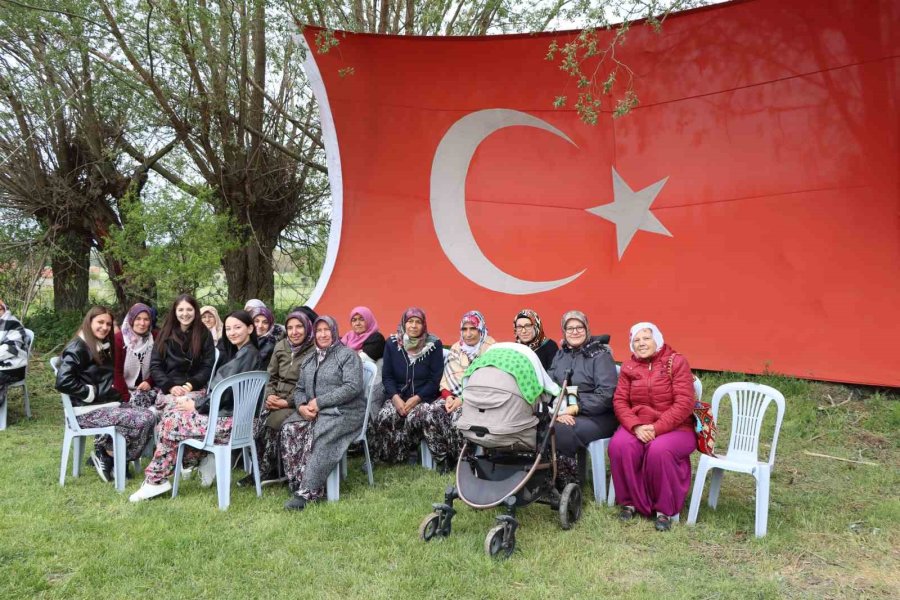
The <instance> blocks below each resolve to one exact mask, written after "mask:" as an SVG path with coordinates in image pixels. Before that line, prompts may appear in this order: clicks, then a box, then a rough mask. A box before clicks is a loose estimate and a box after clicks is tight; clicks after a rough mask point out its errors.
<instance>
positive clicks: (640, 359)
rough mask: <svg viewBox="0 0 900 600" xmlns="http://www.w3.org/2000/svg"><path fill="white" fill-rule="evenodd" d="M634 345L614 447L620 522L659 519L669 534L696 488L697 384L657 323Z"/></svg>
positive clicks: (639, 333) (639, 328)
mask: <svg viewBox="0 0 900 600" xmlns="http://www.w3.org/2000/svg"><path fill="white" fill-rule="evenodd" d="M630 340H631V349H632V352H633V354H632V355H631V359H630V360H627V361H625V362H624V363H623V364H622V371H621V373H620V374H619V383H618V385H617V386H616V393H615V395H614V396H613V410H615V413H616V417H617V418H618V419H619V423H621V426H620V427H619V429H618V430H617V431H616V433H615V434H614V435H613V438H612V440H611V441H610V443H609V462H610V467H611V470H612V478H613V484H614V485H615V488H616V502H617V503H618V504H619V505H620V506H621V507H622V510H621V512H620V513H619V519H621V520H623V521H628V520H630V519H632V518H633V517H634V515H635V512H638V513H641V514H642V515H644V516H647V517H651V518H652V517H654V514H655V521H656V523H655V524H656V529H657V530H658V531H668V530H669V528H670V526H671V517H673V516H674V515H677V514H678V513H680V512H681V508H682V507H683V506H684V499H685V496H687V493H688V489H690V485H691V452H693V451H694V449H696V447H697V436H696V434H695V433H694V418H693V408H694V381H693V376H692V375H691V368H690V366H689V365H688V362H687V360H686V359H685V358H684V357H683V356H682V355H680V354H677V353H676V352H675V351H674V350H673V349H672V348H671V347H670V346H668V345H667V344H665V343H664V342H663V336H662V333H660V331H659V329H658V328H657V327H656V325H654V324H653V323H638V324H636V325H635V326H634V327H632V328H631V337H630Z"/></svg>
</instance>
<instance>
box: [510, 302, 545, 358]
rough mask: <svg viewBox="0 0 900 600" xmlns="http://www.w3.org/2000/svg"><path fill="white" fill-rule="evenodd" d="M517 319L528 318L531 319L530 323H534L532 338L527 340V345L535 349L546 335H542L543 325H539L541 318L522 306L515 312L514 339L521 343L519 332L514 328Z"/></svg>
mask: <svg viewBox="0 0 900 600" xmlns="http://www.w3.org/2000/svg"><path fill="white" fill-rule="evenodd" d="M519 319H528V320H529V321H531V324H532V325H534V339H533V340H531V341H530V342H528V347H529V348H531V349H532V350H537V349H538V348H540V347H541V344H543V343H544V340H545V339H546V336H544V326H543V325H541V318H540V317H539V316H538V314H537V313H536V312H534V311H533V310H531V309H530V308H523V309H522V310H520V311H519V312H518V314H516V318H515V319H513V335H515V337H516V341H517V342H519V343H520V344H522V343H523V342H522V341H521V340H519V334H518V333H517V332H516V330H515V327H516V321H518V320H519Z"/></svg>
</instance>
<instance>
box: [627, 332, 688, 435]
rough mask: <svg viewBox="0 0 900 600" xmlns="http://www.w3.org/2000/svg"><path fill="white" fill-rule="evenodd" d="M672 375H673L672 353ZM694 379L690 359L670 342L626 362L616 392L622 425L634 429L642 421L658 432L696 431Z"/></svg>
mask: <svg viewBox="0 0 900 600" xmlns="http://www.w3.org/2000/svg"><path fill="white" fill-rule="evenodd" d="M673 355H674V356H675V358H674V360H673V361H672V375H671V377H670V376H669V372H668V366H669V357H671V356H673ZM693 409H694V379H693V376H692V375H691V367H690V366H689V365H688V362H687V359H685V358H684V357H683V356H682V355H680V354H675V351H674V350H672V348H670V347H669V346H668V345H666V344H663V347H662V348H660V350H659V351H658V352H657V353H656V354H655V355H653V356H652V357H650V358H648V359H641V358H637V357H636V356H634V355H633V354H632V355H631V359H629V360H627V361H625V362H624V363H622V371H621V373H620V374H619V383H618V385H617V386H616V393H615V395H614V396H613V410H615V412H616V417H617V418H618V419H619V423H621V424H622V427H624V428H625V429H627V430H628V431H631V432H634V428H635V427H637V426H638V425H653V427H654V428H655V429H656V435H662V434H664V433H668V432H670V431H674V430H676V429H677V430H682V431H694V417H693Z"/></svg>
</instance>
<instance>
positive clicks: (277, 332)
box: [244, 298, 312, 342]
mask: <svg viewBox="0 0 900 600" xmlns="http://www.w3.org/2000/svg"><path fill="white" fill-rule="evenodd" d="M260 308H265V309H266V310H268V311H269V314H271V315H274V313H273V312H272V309H270V308H269V307H267V306H266V305H265V303H264V302H263V301H262V300H257V299H256V298H252V299H250V300H247V303H246V304H245V305H244V310H245V311H247V312H248V313H250V314H251V315H253V314H255V312H254V311H256V310H258V309H260ZM291 312H294V311H293V310H292V311H291ZM307 316H308V315H307ZM310 320H312V319H310ZM269 328H270V329H271V330H272V335H274V336H275V341H276V342H280V341H281V340H283V339H284V333H285V332H284V327H282V326H281V324H280V323H276V322H275V317H274V316H272V318H271V319H269ZM256 333H257V335H259V330H258V329H257V332H256Z"/></svg>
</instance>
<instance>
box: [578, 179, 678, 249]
mask: <svg viewBox="0 0 900 600" xmlns="http://www.w3.org/2000/svg"><path fill="white" fill-rule="evenodd" d="M612 176H613V198H614V200H613V201H612V202H611V203H610V204H602V205H600V206H595V207H594V208H587V209H585V210H587V211H588V212H589V213H591V214H594V215H597V216H598V217H600V218H601V219H606V220H607V221H610V222H612V223H614V224H615V226H616V242H617V244H618V247H619V260H622V255H623V254H625V249H626V248H628V244H630V243H631V238H633V237H634V234H635V233H637V230H638V229H641V230H643V231H649V232H650V233H658V234H660V235H667V236H669V237H672V234H671V233H670V232H669V230H668V229H666V228H665V226H664V225H663V224H662V223H660V222H659V219H657V218H656V217H655V216H654V215H653V213H652V212H650V205H651V204H653V201H654V200H656V196H657V194H659V192H660V190H662V188H663V186H664V185H666V181H668V179H669V178H668V177H666V178H665V179H660V180H659V181H657V182H656V183H654V184H653V185H649V186H647V187H645V188H644V189H642V190H641V191H639V192H635V191H634V190H632V189H631V188H630V187H629V186H628V184H627V183H625V180H624V179H622V177H621V176H620V175H619V174H618V173H617V172H616V168H615V167H613V168H612Z"/></svg>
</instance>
